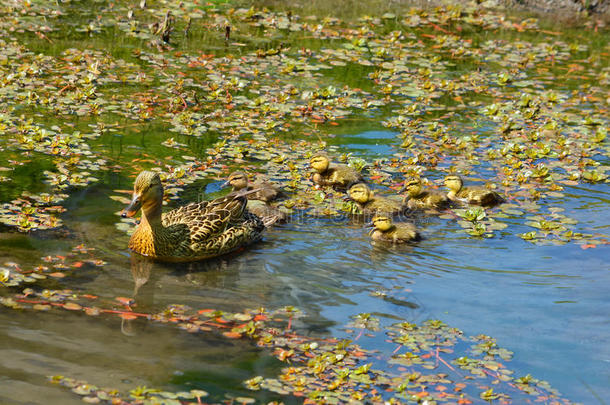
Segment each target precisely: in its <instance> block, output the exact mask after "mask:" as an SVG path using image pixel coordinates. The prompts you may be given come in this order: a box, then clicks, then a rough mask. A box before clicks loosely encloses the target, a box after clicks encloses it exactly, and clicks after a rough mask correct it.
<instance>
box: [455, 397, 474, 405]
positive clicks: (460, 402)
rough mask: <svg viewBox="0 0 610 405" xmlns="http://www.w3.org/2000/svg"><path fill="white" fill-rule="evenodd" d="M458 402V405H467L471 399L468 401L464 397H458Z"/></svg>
mask: <svg viewBox="0 0 610 405" xmlns="http://www.w3.org/2000/svg"><path fill="white" fill-rule="evenodd" d="M458 404H460V405H469V404H472V401H470V400H468V399H466V398H460V399H459V400H458Z"/></svg>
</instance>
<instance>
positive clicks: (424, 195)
mask: <svg viewBox="0 0 610 405" xmlns="http://www.w3.org/2000/svg"><path fill="white" fill-rule="evenodd" d="M403 190H404V191H406V192H407V195H406V196H405V199H404V205H406V206H407V207H408V208H409V209H412V210H416V209H424V210H425V209H436V210H441V209H444V208H447V206H448V205H449V199H448V198H447V195H446V194H443V193H441V192H438V191H435V190H424V189H423V186H422V181H421V179H419V178H413V179H408V180H407V181H406V182H405V186H404V188H403Z"/></svg>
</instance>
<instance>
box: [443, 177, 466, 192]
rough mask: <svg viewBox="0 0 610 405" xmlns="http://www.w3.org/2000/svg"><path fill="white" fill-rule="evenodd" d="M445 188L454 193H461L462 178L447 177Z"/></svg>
mask: <svg viewBox="0 0 610 405" xmlns="http://www.w3.org/2000/svg"><path fill="white" fill-rule="evenodd" d="M444 183H445V187H447V188H448V189H449V190H451V191H454V192H458V191H460V189H461V188H462V184H463V182H462V178H461V177H460V176H457V175H454V174H451V175H449V176H447V177H445V181H444Z"/></svg>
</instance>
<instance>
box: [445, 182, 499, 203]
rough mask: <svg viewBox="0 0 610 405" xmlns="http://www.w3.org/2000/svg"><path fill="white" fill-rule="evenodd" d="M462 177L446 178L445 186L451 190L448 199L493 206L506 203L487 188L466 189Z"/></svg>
mask: <svg viewBox="0 0 610 405" xmlns="http://www.w3.org/2000/svg"><path fill="white" fill-rule="evenodd" d="M463 185H464V183H463V181H462V178H461V177H460V176H456V175H449V176H447V177H445V186H446V187H447V188H448V189H449V192H448V193H447V198H449V199H450V200H451V201H461V202H466V203H468V204H475V205H483V206H493V205H496V204H500V203H501V202H503V201H504V199H503V198H502V196H500V194H498V193H496V192H495V191H493V190H488V189H486V188H485V187H476V186H474V187H464V186H463Z"/></svg>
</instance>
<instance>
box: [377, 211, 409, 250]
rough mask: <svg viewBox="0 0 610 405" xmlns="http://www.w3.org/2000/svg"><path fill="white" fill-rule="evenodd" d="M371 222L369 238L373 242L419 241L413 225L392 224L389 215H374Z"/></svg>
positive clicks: (406, 223)
mask: <svg viewBox="0 0 610 405" xmlns="http://www.w3.org/2000/svg"><path fill="white" fill-rule="evenodd" d="M372 222H373V226H374V229H373V231H372V232H371V238H372V239H373V240H374V241H381V242H391V243H405V242H410V241H416V240H420V239H421V236H420V235H419V232H417V228H416V227H415V225H413V224H411V223H408V222H401V223H398V224H394V223H393V222H392V217H391V215H389V214H381V213H380V214H376V215H375V216H374V217H373V220H372Z"/></svg>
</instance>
